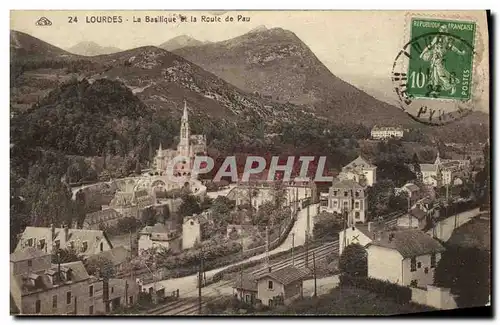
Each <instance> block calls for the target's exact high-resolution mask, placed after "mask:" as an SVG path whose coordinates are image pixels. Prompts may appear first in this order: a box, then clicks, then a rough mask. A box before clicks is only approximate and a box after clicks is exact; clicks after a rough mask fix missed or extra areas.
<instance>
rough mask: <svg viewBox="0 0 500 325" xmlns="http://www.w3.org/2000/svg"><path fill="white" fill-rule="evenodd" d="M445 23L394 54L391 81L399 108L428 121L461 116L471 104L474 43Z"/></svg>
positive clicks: (445, 121) (440, 121) (442, 121)
mask: <svg viewBox="0 0 500 325" xmlns="http://www.w3.org/2000/svg"><path fill="white" fill-rule="evenodd" d="M472 44H473V42H470V41H468V40H466V39H464V38H462V37H460V36H457V35H453V34H451V33H448V31H447V28H446V27H444V28H443V27H442V28H440V29H439V31H434V32H427V33H423V34H420V35H418V36H416V37H414V38H412V39H411V40H410V41H409V42H407V43H406V44H405V45H404V46H403V48H402V49H401V51H400V52H399V53H398V54H397V55H396V59H395V60H394V64H393V67H392V74H391V76H392V82H393V86H394V90H395V92H396V94H397V96H398V99H399V106H400V108H401V109H402V110H403V111H405V112H406V113H407V114H408V115H409V116H410V117H411V118H412V119H414V120H416V121H418V122H420V123H423V124H427V125H444V124H448V123H452V122H454V121H456V120H458V119H462V118H464V117H465V116H467V115H468V114H470V113H471V112H472V111H473V109H474V107H473V103H474V101H473V100H472V96H473V89H472V88H473V86H474V84H473V82H472V79H473V70H474V69H473V58H474V47H473V45H472Z"/></svg>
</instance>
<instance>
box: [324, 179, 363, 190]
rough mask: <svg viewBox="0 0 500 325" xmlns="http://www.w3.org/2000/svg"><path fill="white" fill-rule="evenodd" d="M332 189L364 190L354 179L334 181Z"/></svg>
mask: <svg viewBox="0 0 500 325" xmlns="http://www.w3.org/2000/svg"><path fill="white" fill-rule="evenodd" d="M331 187H332V188H346V189H363V186H361V185H359V184H358V183H356V182H355V181H353V180H352V179H342V180H341V179H338V178H336V179H334V180H333V182H332V186H331Z"/></svg>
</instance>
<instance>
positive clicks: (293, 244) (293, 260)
mask: <svg viewBox="0 0 500 325" xmlns="http://www.w3.org/2000/svg"><path fill="white" fill-rule="evenodd" d="M294 249H295V233H294V232H293V233H292V265H295V255H294V252H293V250H294Z"/></svg>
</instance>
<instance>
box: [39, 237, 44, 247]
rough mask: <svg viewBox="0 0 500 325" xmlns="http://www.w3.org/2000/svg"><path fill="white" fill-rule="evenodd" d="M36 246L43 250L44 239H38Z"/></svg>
mask: <svg viewBox="0 0 500 325" xmlns="http://www.w3.org/2000/svg"><path fill="white" fill-rule="evenodd" d="M38 245H39V246H40V249H44V248H45V239H40V241H39V242H38Z"/></svg>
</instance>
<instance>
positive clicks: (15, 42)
mask: <svg viewBox="0 0 500 325" xmlns="http://www.w3.org/2000/svg"><path fill="white" fill-rule="evenodd" d="M71 57H73V54H71V53H69V52H67V51H65V50H63V49H61V48H59V47H57V46H54V45H51V44H49V43H46V42H44V41H42V40H39V39H38V38H36V37H33V36H31V35H28V34H26V33H23V32H19V31H16V30H11V31H10V58H11V61H18V60H26V59H28V60H40V59H67V58H71Z"/></svg>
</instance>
